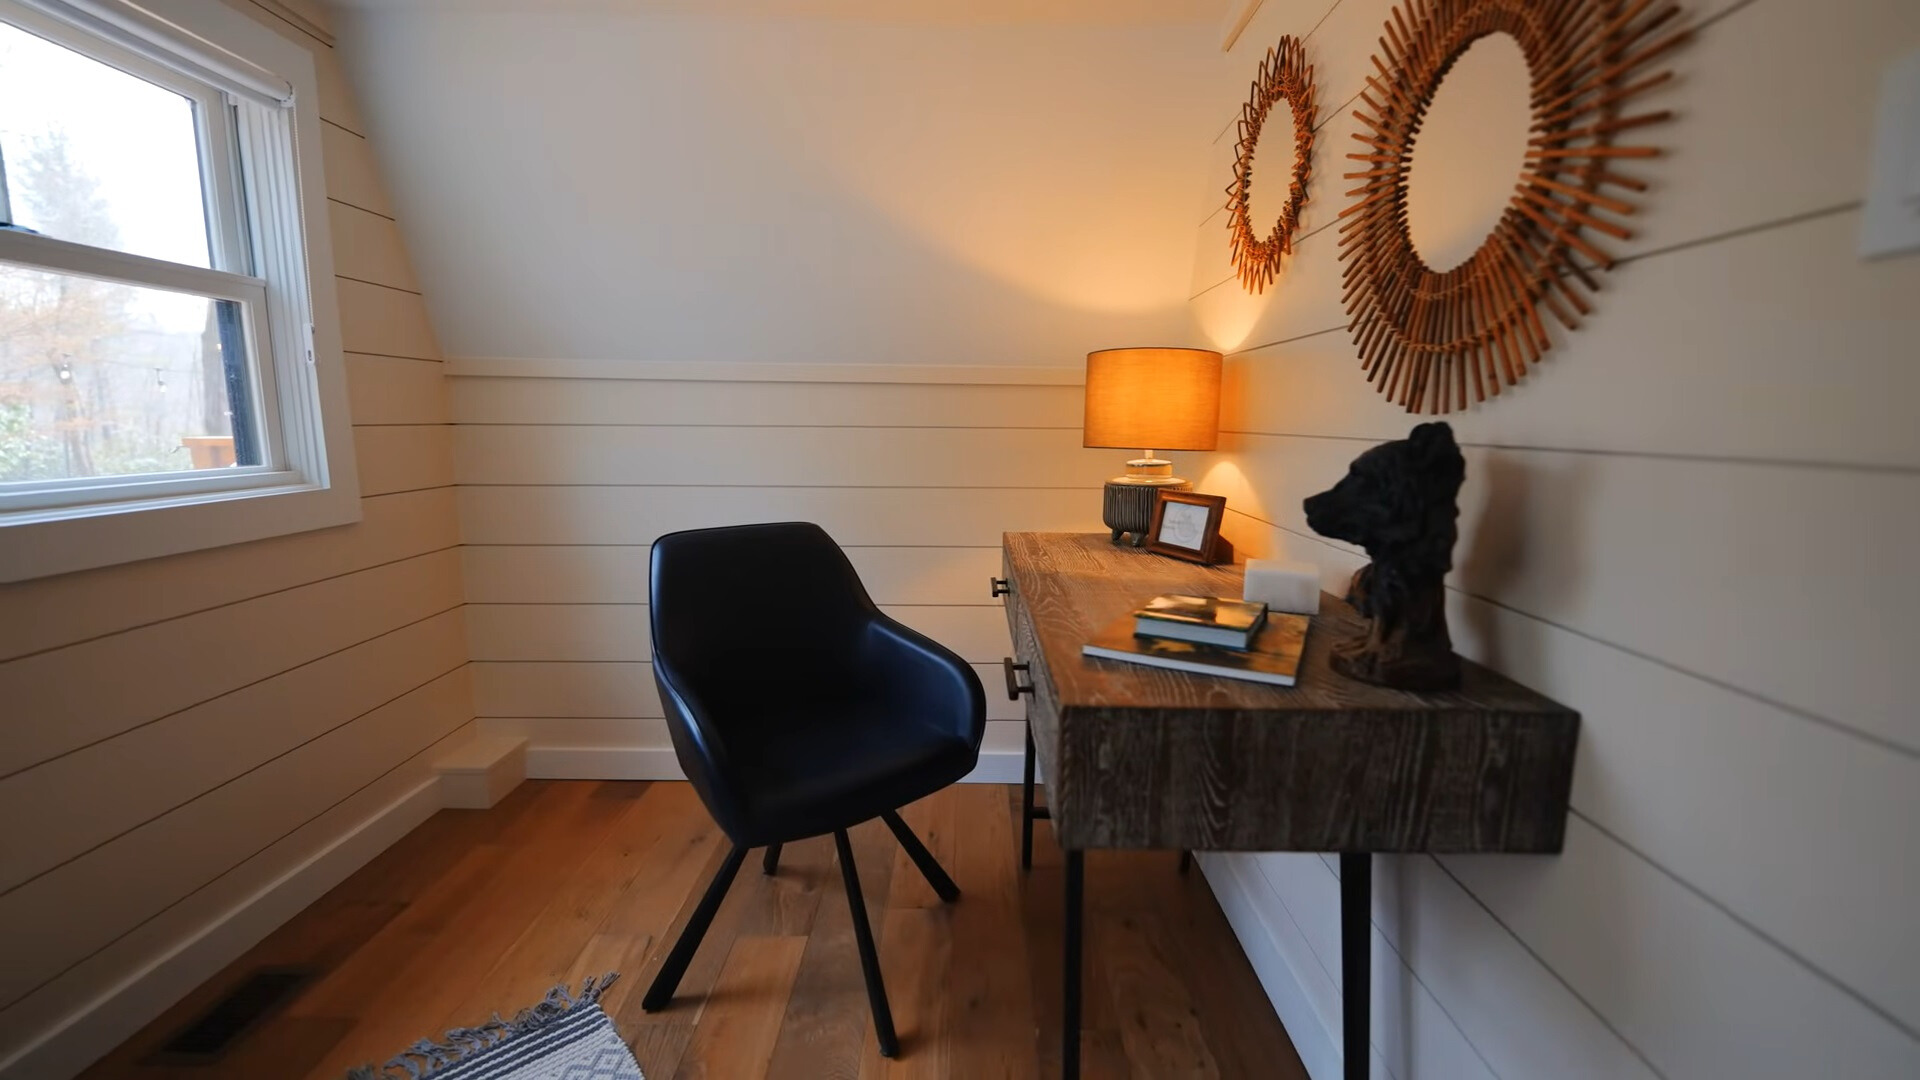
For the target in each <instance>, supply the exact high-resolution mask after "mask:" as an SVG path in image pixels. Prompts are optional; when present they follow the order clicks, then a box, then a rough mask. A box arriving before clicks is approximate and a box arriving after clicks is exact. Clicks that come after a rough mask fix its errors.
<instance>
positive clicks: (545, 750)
mask: <svg viewBox="0 0 1920 1080" xmlns="http://www.w3.org/2000/svg"><path fill="white" fill-rule="evenodd" d="M1023 761H1024V758H1023V755H1022V753H1021V752H1020V751H1017V750H983V751H981V753H980V764H979V765H978V766H976V767H975V768H974V770H973V771H972V772H970V773H968V774H967V775H966V776H965V777H963V778H962V779H961V783H964V784H1017V783H1019V782H1020V768H1021V765H1022V763H1023ZM527 776H528V778H530V779H537V780H685V779H686V778H687V774H686V773H684V772H681V771H680V762H679V760H678V759H676V758H675V757H674V756H673V748H672V747H670V746H529V747H527Z"/></svg>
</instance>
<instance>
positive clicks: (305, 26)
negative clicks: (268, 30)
mask: <svg viewBox="0 0 1920 1080" xmlns="http://www.w3.org/2000/svg"><path fill="white" fill-rule="evenodd" d="M253 2H254V3H255V4H258V5H259V6H260V7H262V8H264V9H266V10H267V11H268V12H269V13H271V14H272V15H273V16H274V17H275V18H277V19H282V20H285V21H286V22H287V23H289V24H290V25H292V26H293V27H294V28H295V29H297V30H299V31H300V32H301V33H303V34H305V35H307V36H308V37H310V38H313V39H314V40H315V41H318V42H319V43H320V44H322V45H325V46H327V47H328V48H332V47H333V45H334V40H333V31H331V30H329V29H327V28H326V27H324V26H321V25H320V24H319V23H317V22H314V21H313V20H312V19H310V18H308V17H307V16H306V15H304V14H302V13H301V12H300V11H298V10H297V9H295V8H294V7H293V6H292V5H291V4H287V3H284V2H283V0H253Z"/></svg>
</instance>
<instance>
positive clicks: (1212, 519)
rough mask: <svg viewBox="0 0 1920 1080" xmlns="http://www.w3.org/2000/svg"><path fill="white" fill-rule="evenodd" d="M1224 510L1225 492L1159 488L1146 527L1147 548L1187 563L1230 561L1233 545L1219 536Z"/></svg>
mask: <svg viewBox="0 0 1920 1080" xmlns="http://www.w3.org/2000/svg"><path fill="white" fill-rule="evenodd" d="M1226 513H1227V497H1226V496H1225V495H1196V494H1194V493H1193V492H1191V491H1162V492H1160V497H1159V498H1158V499H1157V500H1155V502H1154V504H1153V523H1152V524H1151V525H1149V526H1148V527H1147V550H1148V551H1151V552H1155V553H1156V554H1160V555H1171V556H1173V557H1174V558H1176V559H1186V560H1188V561H1189V562H1197V563H1217V562H1229V561H1231V560H1232V559H1233V546H1232V545H1231V544H1228V543H1227V542H1226V541H1225V540H1224V539H1222V538H1221V536H1220V519H1221V518H1223V517H1225V516H1226Z"/></svg>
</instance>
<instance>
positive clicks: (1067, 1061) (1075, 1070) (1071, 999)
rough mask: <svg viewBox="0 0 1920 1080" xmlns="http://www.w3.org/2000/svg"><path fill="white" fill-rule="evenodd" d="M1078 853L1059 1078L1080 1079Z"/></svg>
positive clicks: (1070, 902) (1070, 898)
mask: <svg viewBox="0 0 1920 1080" xmlns="http://www.w3.org/2000/svg"><path fill="white" fill-rule="evenodd" d="M1082 858H1083V855H1082V853H1081V852H1079V851H1069V852H1067V929H1066V935H1065V936H1066V943H1067V948H1066V964H1065V965H1064V966H1063V967H1062V969H1061V975H1062V978H1063V979H1064V981H1065V984H1066V993H1065V1000H1064V1002H1063V1003H1062V1006H1061V1009H1060V1078H1061V1080H1079V1078H1080V930H1081V927H1080V922H1081V908H1082V902H1081V901H1082V892H1083V885H1084V882H1083V872H1084V867H1083V866H1082V863H1081V860H1082Z"/></svg>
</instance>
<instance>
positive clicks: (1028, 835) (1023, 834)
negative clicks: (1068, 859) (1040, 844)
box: [1020, 532, 1120, 870]
mask: <svg viewBox="0 0 1920 1080" xmlns="http://www.w3.org/2000/svg"><path fill="white" fill-rule="evenodd" d="M1113 539H1114V542H1115V543H1118V542H1119V540H1120V534H1119V533H1117V532H1116V533H1114V534H1113ZM1023 769H1024V775H1023V776H1022V778H1021V780H1020V869H1022V870H1031V869H1033V729H1032V728H1031V727H1029V728H1028V729H1027V763H1026V765H1025V766H1024V767H1023Z"/></svg>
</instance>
